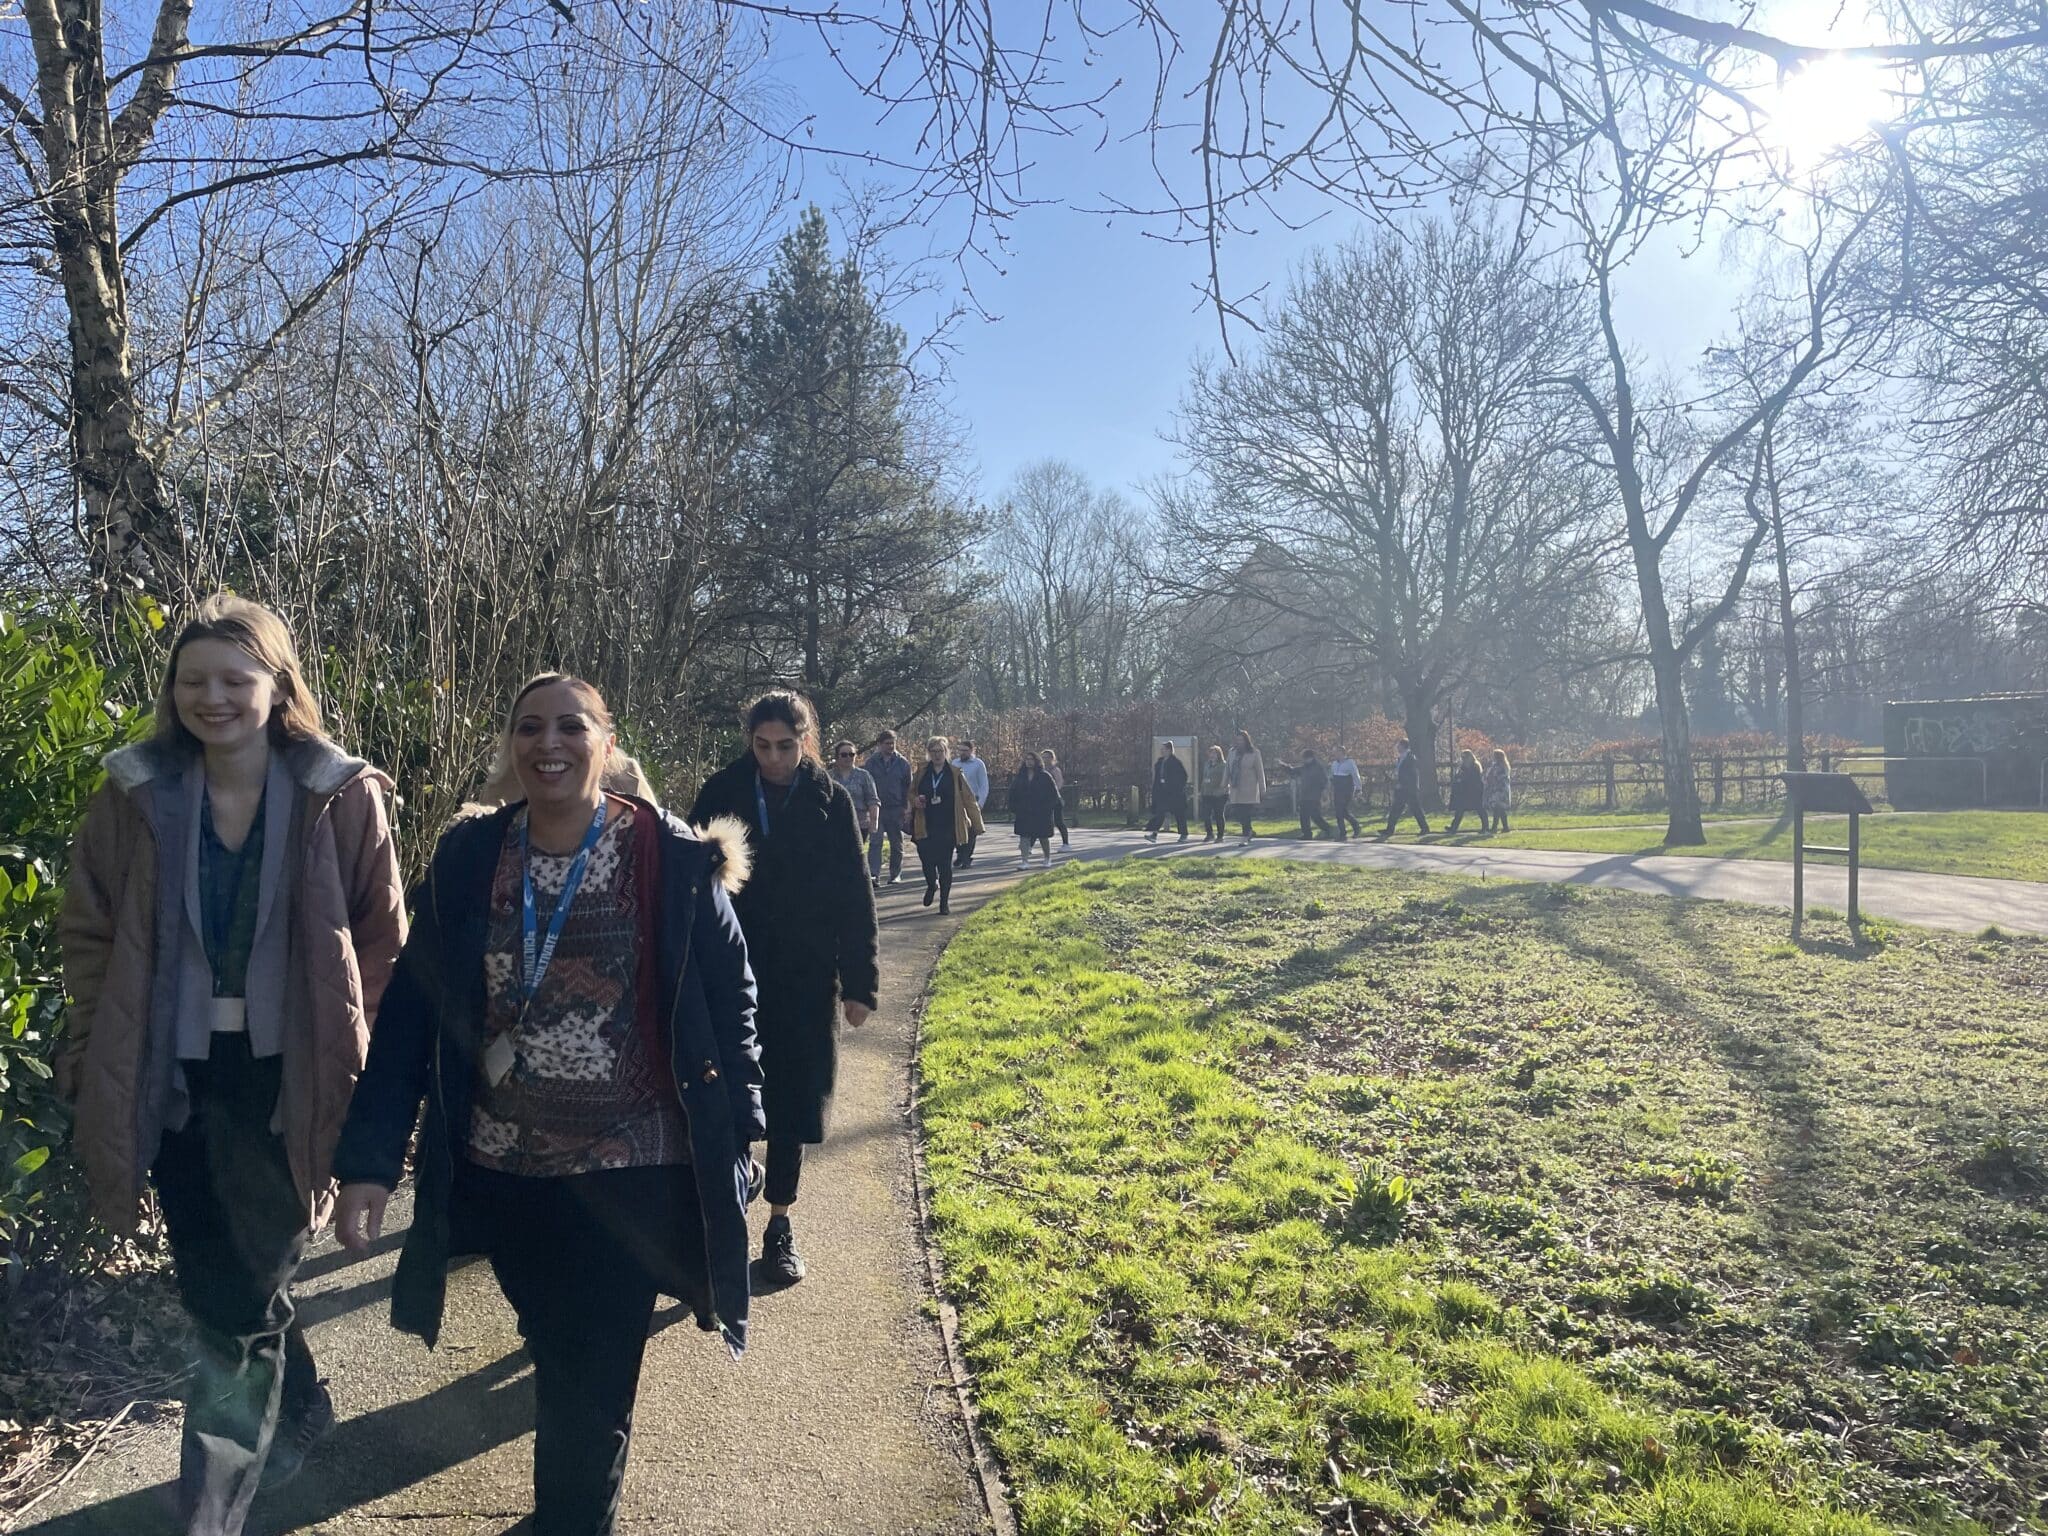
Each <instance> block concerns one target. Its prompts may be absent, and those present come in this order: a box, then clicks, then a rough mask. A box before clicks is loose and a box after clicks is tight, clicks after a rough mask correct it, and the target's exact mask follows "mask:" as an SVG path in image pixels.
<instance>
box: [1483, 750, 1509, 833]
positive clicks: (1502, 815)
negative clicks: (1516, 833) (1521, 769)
mask: <svg viewBox="0 0 2048 1536" xmlns="http://www.w3.org/2000/svg"><path fill="white" fill-rule="evenodd" d="M1484 790H1485V798H1484V799H1483V801H1482V802H1481V808H1482V809H1483V810H1484V812H1485V819H1487V820H1490V821H1491V822H1492V824H1493V830H1494V831H1496V832H1505V831H1507V829H1508V812H1509V811H1510V810H1511V809H1513V807H1514V803H1515V785H1514V780H1513V778H1512V777H1511V776H1510V774H1509V771H1508V755H1507V753H1505V752H1503V751H1502V750H1501V749H1500V748H1499V747H1495V748H1494V749H1493V760H1492V761H1491V762H1489V763H1488V764H1487V765H1486V779H1485V786H1484Z"/></svg>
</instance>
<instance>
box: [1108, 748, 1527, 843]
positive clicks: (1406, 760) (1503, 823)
mask: <svg viewBox="0 0 2048 1536" xmlns="http://www.w3.org/2000/svg"><path fill="white" fill-rule="evenodd" d="M1274 766H1275V768H1276V769H1277V770H1278V771H1279V772H1280V773H1282V774H1285V775H1287V776H1288V777H1289V778H1290V779H1291V780H1292V781H1293V784H1294V808H1295V815H1296V817H1297V818H1298V819H1299V821H1300V823H1301V832H1300V835H1301V836H1302V837H1305V838H1315V837H1324V838H1332V839H1335V840H1337V841H1340V842H1341V841H1345V840H1347V839H1349V838H1352V837H1362V836H1364V835H1365V827H1364V825H1363V823H1361V822H1360V821H1359V819H1358V816H1357V815H1356V814H1355V813H1354V812H1353V810H1352V806H1353V805H1354V804H1355V803H1357V801H1358V798H1359V793H1360V789H1361V787H1362V785H1361V776H1360V772H1359V767H1358V762H1357V760H1356V759H1355V758H1353V757H1352V756H1351V755H1350V754H1349V753H1348V752H1345V753H1341V754H1340V755H1339V756H1337V757H1336V758H1334V759H1332V760H1331V761H1330V763H1329V764H1327V765H1325V764H1324V763H1323V762H1322V761H1321V760H1319V759H1318V758H1317V756H1316V754H1315V753H1314V752H1313V751H1304V752H1303V753H1302V754H1301V758H1300V760H1299V761H1298V762H1297V763H1295V764H1294V765H1293V766H1291V767H1290V766H1289V765H1288V764H1286V763H1279V762H1276V763H1275V764H1274ZM1270 788H1271V784H1270V783H1269V781H1268V779H1267V776H1266V761H1265V758H1264V757H1263V756H1262V755H1261V754H1260V752H1259V749H1258V748H1257V747H1256V746H1254V745H1253V743H1252V737H1251V732H1249V731H1242V730H1241V731H1239V732H1238V733H1237V739H1236V740H1235V741H1234V742H1233V743H1232V744H1231V747H1230V750H1229V751H1228V753H1226V752H1225V751H1224V749H1223V747H1222V746H1221V745H1220V744H1212V745H1211V746H1210V747H1209V749H1208V752H1207V753H1206V754H1205V756H1204V757H1203V760H1202V769H1201V779H1200V782H1199V789H1198V793H1199V794H1200V797H1201V818H1202V841H1203V842H1205V843H1220V842H1223V841H1225V840H1226V839H1227V838H1228V836H1229V826H1228V823H1229V822H1230V821H1235V822H1236V823H1237V824H1238V842H1239V845H1240V846H1243V845H1245V844H1248V843H1250V842H1251V841H1252V839H1253V837H1254V835H1255V834H1254V832H1253V825H1252V824H1253V821H1254V819H1255V818H1256V817H1257V815H1258V814H1259V811H1260V808H1261V807H1262V806H1263V805H1264V804H1265V799H1266V794H1267V792H1268V790H1269V789H1270ZM1325 794H1327V795H1328V796H1329V801H1330V817H1329V818H1328V819H1326V818H1325V817H1324V815H1323V798H1324V796H1325ZM1187 801H1188V771H1187V768H1186V766H1185V765H1184V764H1182V763H1181V761H1180V754H1179V752H1178V750H1177V749H1176V748H1175V747H1174V745H1173V744H1172V743H1171V742H1162V743H1160V747H1159V757H1158V759H1157V761H1155V762H1154V763H1153V765H1152V816H1151V819H1150V820H1149V821H1148V822H1147V823H1146V825H1145V837H1146V840H1147V841H1148V842H1156V841H1158V838H1159V833H1160V831H1161V829H1162V828H1163V827H1164V826H1165V824H1166V822H1167V821H1168V820H1169V819H1171V820H1172V821H1173V822H1174V823H1175V825H1176V828H1177V829H1178V831H1179V833H1180V841H1182V842H1186V841H1187V840H1188V815H1187ZM1513 806H1514V782H1513V778H1512V775H1511V770H1510V768H1509V766H1508V756H1507V753H1505V752H1503V751H1500V750H1499V749H1495V751H1494V753H1493V757H1492V761H1491V762H1490V763H1488V764H1487V765H1486V766H1485V767H1484V768H1481V766H1480V763H1479V759H1478V757H1477V756H1476V755H1475V754H1474V753H1472V752H1470V751H1467V752H1465V753H1464V754H1463V756H1462V757H1461V758H1460V760H1459V763H1458V767H1457V770H1456V772H1455V773H1454V774H1453V775H1452V780H1451V824H1450V827H1449V829H1448V830H1449V831H1451V832H1453V833H1455V832H1457V831H1458V830H1459V828H1460V827H1461V826H1462V825H1463V824H1464V818H1465V817H1466V815H1468V814H1469V815H1474V816H1477V817H1478V818H1479V829H1480V831H1482V832H1505V831H1507V830H1508V812H1509V811H1510V810H1511V809H1512V808H1513ZM1407 816H1413V817H1414V818H1415V823H1416V825H1417V826H1418V827H1419V828H1420V829H1421V831H1422V835H1423V836H1425V837H1428V836H1431V835H1433V834H1431V832H1430V828H1429V817H1428V815H1427V814H1426V813H1425V812H1424V810H1423V807H1422V761H1421V759H1420V758H1418V757H1417V756H1416V755H1415V753H1414V751H1413V750H1412V749H1411V748H1410V747H1409V744H1408V739H1407V738H1406V737H1405V736H1404V737H1403V738H1401V741H1400V742H1399V744H1398V746H1397V748H1396V752H1395V760H1394V793H1393V796H1392V799H1391V801H1390V802H1389V804H1388V807H1387V820H1386V825H1385V826H1384V827H1383V828H1382V829H1381V831H1380V834H1379V835H1380V837H1381V838H1382V839H1385V838H1389V837H1392V836H1393V835H1394V831H1395V829H1396V828H1397V827H1398V826H1399V825H1400V823H1401V820H1402V818H1404V817H1407Z"/></svg>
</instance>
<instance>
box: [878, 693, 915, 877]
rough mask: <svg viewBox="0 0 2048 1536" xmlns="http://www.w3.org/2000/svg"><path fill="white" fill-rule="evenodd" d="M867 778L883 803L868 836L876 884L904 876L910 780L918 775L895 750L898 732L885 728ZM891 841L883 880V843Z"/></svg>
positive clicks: (908, 761)
mask: <svg viewBox="0 0 2048 1536" xmlns="http://www.w3.org/2000/svg"><path fill="white" fill-rule="evenodd" d="M866 766H867V774H868V777H869V778H870V779H872V780H874V783H875V796H876V799H877V800H878V801H879V802H880V804H879V807H878V811H877V820H876V825H875V830H874V832H873V833H872V834H870V835H869V837H868V876H869V878H870V879H871V880H872V881H873V882H874V883H875V885H876V886H878V887H879V886H881V885H883V884H888V885H894V884H895V883H896V882H897V881H898V880H900V879H902V878H903V828H904V826H905V825H906V824H907V823H908V822H909V820H910V781H911V779H913V778H914V777H916V775H917V770H916V769H915V768H914V767H912V766H911V762H910V759H909V758H907V757H905V756H904V755H903V754H902V753H901V752H898V751H897V750H896V733H895V732H894V731H884V732H882V734H881V735H880V736H877V737H876V738H875V750H874V751H873V752H871V753H869V754H868V760H867V765H866ZM885 838H886V839H887V840H888V843H889V878H888V880H887V881H886V882H885V881H884V880H883V879H882V842H883V839H885Z"/></svg>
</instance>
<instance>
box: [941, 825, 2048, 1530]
mask: <svg viewBox="0 0 2048 1536" xmlns="http://www.w3.org/2000/svg"><path fill="white" fill-rule="evenodd" d="M1783 936H1784V922H1783V916H1782V914H1769V913H1762V912H1757V911H1753V910H1750V909H1745V908H1739V907H1731V906H1724V905H1717V904H1705V903H1698V904H1696V903H1681V902H1674V901H1669V900H1665V899H1660V898H1651V897H1641V896H1633V895H1628V894H1624V893H1618V892H1598V891H1586V890H1583V889H1580V888H1576V887H1549V886H1530V885H1502V884H1498V883H1495V884H1492V885H1482V884H1478V883H1473V882H1466V881H1460V880H1455V879H1450V878H1443V877H1427V876H1415V875H1405V874H1396V873H1381V872H1371V871H1359V870H1345V869H1338V868H1326V867H1320V866H1319V867H1313V868H1311V867H1303V866H1295V865H1284V864H1278V863H1274V862H1270V861H1263V860H1260V861H1236V860H1232V861H1199V862H1196V861H1188V862H1184V863H1176V864H1171V865H1158V864H1133V865H1129V866H1117V867H1114V868H1112V869H1109V870H1103V869H1100V868H1096V869H1088V870H1083V869H1072V870H1069V871H1066V872H1063V873H1062V874H1060V875H1057V876H1054V877H1051V878H1048V879H1043V880H1040V881H1036V882H1033V883H1031V884H1029V885H1027V886H1025V887H1023V888H1021V889H1020V890H1019V891H1017V892H1015V893H1013V894H1012V895H1011V896H1009V897H1007V898H1005V899H1004V900H1003V901H1001V902H999V903H997V904H995V905H994V906H992V907H990V908H988V909H987V910H985V911H984V912H983V913H981V914H979V915H977V917H976V918H974V919H973V920H972V921H971V922H970V923H969V925H968V926H967V928H966V929H965V931H964V932H963V933H962V935H961V937H960V938H959V939H958V940H957V941H956V942H955V944H954V946H953V947H952V948H951V950H949V952H948V954H947V956H946V958H945V960H944V961H943V962H942V964H941V967H940V971H939V976H938V979H937V983H936V991H935V994H934V997H933V1001H932V1007H931V1010H930V1013H929V1015H928V1019H927V1024H926V1048H925V1056H924V1063H923V1067H924V1073H925V1088H924V1104H925V1122H926V1127H927V1134H928V1138H929V1142H928V1149H927V1150H928V1155H929V1159H930V1167H931V1170H932V1174H933V1178H934V1183H935V1186H936V1206H935V1214H936V1218H937V1221H938V1224H939V1241H940V1243H941V1246H942V1250H943V1253H944V1257H945V1260H946V1266H947V1274H948V1283H949V1285H950V1286H951V1287H952V1288H953V1289H954V1290H955V1292H956V1299H957V1300H958V1301H959V1302H960V1304H961V1307H962V1314H963V1326H964V1338H965V1342H966V1345H967V1348H968V1351H969V1356H970V1361H971V1363H972V1365H973V1367H974V1369H975V1371H976V1373H977V1375H978V1377H979V1390H980V1394H981V1400H982V1404H983V1408H984V1412H985V1415H986V1419H987V1423H988V1425H989V1427H990V1430H991V1433H992V1435H993V1438H994V1440H995V1443H996V1446H997V1448H998V1450H999V1452H1000V1453H1001V1454H1002V1456H1003V1457H1004V1459H1005V1461H1006V1462H1007V1464H1008V1466H1009V1469H1010V1471H1011V1474H1012V1477H1013V1479H1014V1480H1015V1483H1016V1486H1017V1489H1018V1496H1019V1507H1020V1514H1021V1517H1022V1519H1023V1522H1024V1524H1025V1527H1026V1528H1027V1529H1028V1530H1030V1531H1033V1532H1051V1531H1162V1530H1176V1531H1197V1530H1226V1529H1227V1530H1231V1531H1254V1532H1262V1531H1272V1532H1289V1533H1291V1532H1296V1531H1304V1530H1307V1531H1333V1532H1341V1531H1354V1530H1355V1531H1420V1530H1425V1529H1427V1530H1432V1531H1460V1530H1481V1529H1484V1530H1503V1531H1505V1530H1517V1531H1546V1532H1547V1531H1567V1530H1570V1531H1589V1532H1590V1531H1621V1530H1633V1531H1642V1532H1670V1533H1674V1536H1675V1533H1681V1532H1682V1533H1686V1536H1693V1533H1712V1532H1722V1531H1726V1532H1730V1533H1733V1532H1738V1531H1740V1532H1759V1533H1760V1532H1772V1531H1785V1532H1807V1531H1812V1532H1850V1531H1865V1530H1880V1529H1910V1530H1919V1531H1926V1532H1930V1533H1931V1532H1943V1533H1960V1532H1970V1531H1984V1532H1994V1531H1996V1532H2013V1531H2029V1530H2040V1529H2043V1528H2044V1526H2043V1521H2044V1520H2048V1503H2044V1501H2048V1444H2044V1433H2048V1133H2044V1132H2043V1131H2042V1130H2041V1125H2042V1120H2041V1116H2040V1104H2041V1099H2042V1090H2043V1085H2044V1084H2048V945H2044V944H2041V943H2039V942H2036V941H2018V940H2010V939H2006V938H2003V937H1995V936H1987V937H1979V938H1977V939H1970V938H1965V937H1961V936H1948V935H1934V934H1926V933H1921V932H1918V931H1914V930H1901V929H1896V928H1894V929H1890V930H1888V931H1887V933H1886V935H1885V942H1884V943H1883V944H1882V946H1881V947H1878V948H1876V949H1874V950H1869V951H1866V952H1861V953H1859V952H1857V951H1854V950H1852V949H1850V948H1849V947H1848V946H1847V945H1846V944H1837V943H1833V942H1830V941H1829V939H1828V938H1827V937H1826V935H1824V934H1821V935H1817V936H1815V937H1813V938H1812V939H1811V940H1810V941H1809V942H1808V943H1807V944H1806V945H1804V946H1799V947H1793V946H1787V945H1786V944H1785V943H1784V942H1783Z"/></svg>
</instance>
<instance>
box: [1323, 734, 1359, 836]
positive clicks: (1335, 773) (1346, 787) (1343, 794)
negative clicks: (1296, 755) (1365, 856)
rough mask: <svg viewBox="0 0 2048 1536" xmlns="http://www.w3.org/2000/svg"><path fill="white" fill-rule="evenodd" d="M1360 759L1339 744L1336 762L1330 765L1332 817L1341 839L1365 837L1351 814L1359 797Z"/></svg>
mask: <svg viewBox="0 0 2048 1536" xmlns="http://www.w3.org/2000/svg"><path fill="white" fill-rule="evenodd" d="M1358 788H1359V782H1358V759H1357V758H1355V757H1353V756H1352V755H1351V754H1350V752H1348V751H1347V750H1345V748H1344V747H1343V746H1342V745H1341V744H1339V746H1338V748H1337V758H1336V761H1335V762H1333V763H1331V764H1330V815H1331V816H1332V818H1334V819H1335V821H1336V823H1337V835H1338V836H1339V837H1345V836H1351V837H1363V836H1365V828H1364V827H1363V826H1361V825H1360V824H1359V820H1358V818H1357V817H1356V816H1354V815H1352V814H1351V802H1352V801H1353V800H1354V799H1356V798H1357V795H1358Z"/></svg>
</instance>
